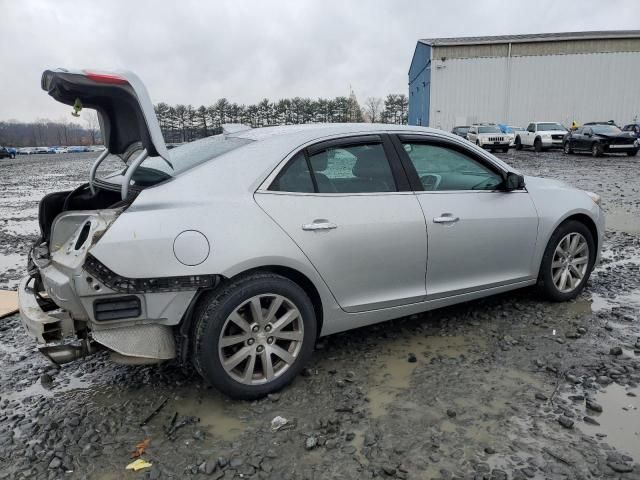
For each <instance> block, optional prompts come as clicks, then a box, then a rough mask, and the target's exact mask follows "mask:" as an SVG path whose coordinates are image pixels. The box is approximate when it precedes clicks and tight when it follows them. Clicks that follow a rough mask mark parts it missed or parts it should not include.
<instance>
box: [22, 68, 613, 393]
mask: <svg viewBox="0 0 640 480" xmlns="http://www.w3.org/2000/svg"><path fill="white" fill-rule="evenodd" d="M42 86H43V88H44V89H45V90H46V91H47V92H48V93H49V94H50V95H51V96H52V97H54V98H55V99H56V100H58V101H61V102H63V103H67V104H69V105H75V106H77V105H78V102H81V104H82V105H83V106H84V108H94V109H96V110H97V111H98V113H99V115H100V118H101V125H102V126H103V135H104V139H105V146H106V150H105V151H104V152H103V153H102V154H101V155H100V157H99V158H98V159H97V160H96V162H95V164H94V165H93V167H92V168H91V173H90V175H89V178H88V181H87V183H86V184H84V185H81V186H79V187H78V188H77V189H75V190H73V191H72V192H58V193H54V194H50V195H47V196H46V197H45V198H44V199H43V200H42V202H41V205H40V219H39V220H40V226H41V238H40V239H39V240H38V242H36V245H34V248H33V250H32V253H31V256H30V267H29V276H28V277H27V278H25V279H24V280H23V281H22V283H21V285H20V292H19V293H20V308H21V314H22V320H23V324H24V326H25V328H26V329H27V331H28V332H30V333H31V334H32V335H33V336H34V337H35V338H36V339H37V340H38V342H40V343H43V344H45V346H44V347H43V348H42V351H43V352H44V353H45V354H46V355H48V356H49V358H51V359H53V360H54V361H56V362H59V363H64V362H67V361H71V360H75V359H78V358H80V357H83V356H85V355H88V354H90V353H92V352H94V351H96V350H98V349H106V350H109V351H111V352H112V355H113V358H114V360H116V361H120V362H127V363H142V362H150V363H151V362H158V361H163V360H170V359H177V360H178V361H180V362H182V363H192V364H193V365H195V367H196V369H197V370H198V371H199V372H200V373H201V374H202V376H203V377H204V378H205V379H207V380H208V381H209V382H211V383H212V384H213V385H215V386H216V387H218V388H219V389H220V390H222V391H224V392H225V393H227V394H228V395H230V396H232V397H236V398H257V397H260V396H263V395H265V394H267V393H269V392H273V391H276V390H278V389H280V388H282V387H283V386H285V385H286V384H288V383H289V382H290V381H291V380H292V379H293V378H294V377H295V375H297V373H298V372H299V371H300V370H301V369H302V367H303V366H304V364H305V363H306V362H307V361H308V360H309V358H310V357H311V355H312V351H313V347H314V344H315V342H316V339H317V338H318V337H319V336H323V335H330V334H333V333H336V332H340V331H344V330H348V329H352V328H356V327H361V326H364V325H369V324H373V323H377V322H381V321H385V320H389V319H392V318H396V317H400V316H405V315H411V314H415V313H418V312H424V311H427V310H431V309H435V308H439V307H443V306H447V305H452V304H456V303H460V302H464V301H468V300H472V299H476V298H480V297H485V296H488V295H492V294H496V293H499V292H505V291H508V290H514V289H517V288H522V287H526V286H531V285H536V284H537V285H538V286H539V288H540V290H541V291H542V292H543V293H544V295H546V297H548V298H550V299H552V300H556V301H562V300H568V299H572V298H575V297H576V296H577V295H578V294H579V293H580V291H582V289H583V288H584V287H585V284H586V283H587V280H588V278H589V275H590V273H591V271H592V269H593V267H594V265H595V264H596V262H597V261H598V257H599V251H600V248H601V245H602V237H603V231H604V215H603V212H602V210H601V209H600V207H599V197H598V196H597V195H595V194H593V193H590V192H585V191H582V190H578V189H575V188H572V187H570V186H568V185H565V184H562V183H561V182H558V181H556V180H547V179H542V178H535V177H525V176H523V175H521V174H519V173H518V172H517V171H515V170H514V169H512V168H511V167H510V166H509V165H507V164H505V163H504V162H502V161H501V160H499V159H497V158H496V157H494V156H492V155H491V154H489V153H488V152H486V151H484V150H483V149H481V148H479V147H477V146H475V145H472V144H470V143H469V142H467V141H465V140H463V139H461V138H460V137H457V136H455V135H451V134H448V133H445V132H442V131H438V130H432V129H428V128H421V127H411V126H396V125H375V124H330V125H305V126H287V127H270V128H261V129H250V128H247V127H244V126H242V125H230V126H226V127H225V131H224V132H223V133H222V134H220V135H216V136H213V137H209V138H206V139H203V140H200V141H197V142H193V143H191V144H187V145H183V146H180V147H177V148H175V149H173V150H171V153H169V152H168V151H167V148H166V146H165V144H164V141H163V140H162V135H161V132H160V129H159V126H158V122H157V119H156V117H155V115H154V113H153V106H152V104H151V101H150V100H149V96H148V94H147V92H146V90H145V88H144V86H143V85H142V83H141V82H140V80H139V79H138V78H137V77H136V76H135V75H133V74H131V73H127V72H119V73H108V74H105V73H101V72H87V71H67V70H64V71H62V70H55V71H46V72H45V73H44V74H43V81H42ZM109 154H112V155H118V156H120V157H121V158H122V159H123V160H124V161H126V162H127V166H126V167H124V168H122V169H121V170H118V171H116V172H113V173H111V174H109V175H106V176H102V177H101V176H98V175H97V174H96V172H97V171H98V170H99V169H98V167H99V165H100V164H101V162H102V161H103V160H104V159H105V158H106V157H107V155H109ZM70 340H72V342H70Z"/></svg>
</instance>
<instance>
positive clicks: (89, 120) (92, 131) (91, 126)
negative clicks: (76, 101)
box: [84, 110, 100, 145]
mask: <svg viewBox="0 0 640 480" xmlns="http://www.w3.org/2000/svg"><path fill="white" fill-rule="evenodd" d="M84 124H85V125H86V130H87V132H89V139H90V140H91V145H95V144H96V140H97V138H98V133H99V132H100V122H98V114H97V113H96V112H95V111H94V110H87V111H86V112H85V113H84Z"/></svg>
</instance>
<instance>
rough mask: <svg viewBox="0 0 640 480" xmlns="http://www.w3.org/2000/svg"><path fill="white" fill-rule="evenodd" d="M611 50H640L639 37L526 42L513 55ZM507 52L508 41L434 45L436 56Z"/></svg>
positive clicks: (482, 55) (514, 46)
mask: <svg viewBox="0 0 640 480" xmlns="http://www.w3.org/2000/svg"><path fill="white" fill-rule="evenodd" d="M612 52H640V38H624V39H607V40H563V41H557V42H553V41H547V42H526V43H513V44H512V45H511V56H512V57H518V56H536V55H571V54H578V53H612ZM508 54H509V44H508V43H502V44H500V43H497V44H479V45H451V46H434V47H433V58H442V57H445V58H447V59H453V58H485V57H506V56H508Z"/></svg>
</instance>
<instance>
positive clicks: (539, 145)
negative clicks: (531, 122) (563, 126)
mask: <svg viewBox="0 0 640 480" xmlns="http://www.w3.org/2000/svg"><path fill="white" fill-rule="evenodd" d="M533 149H534V150H535V151H536V152H538V153H540V152H541V151H542V140H540V137H538V138H536V139H535V140H534V141H533Z"/></svg>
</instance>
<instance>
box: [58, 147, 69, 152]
mask: <svg viewBox="0 0 640 480" xmlns="http://www.w3.org/2000/svg"><path fill="white" fill-rule="evenodd" d="M55 153H69V149H68V148H67V147H56V148H55Z"/></svg>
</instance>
